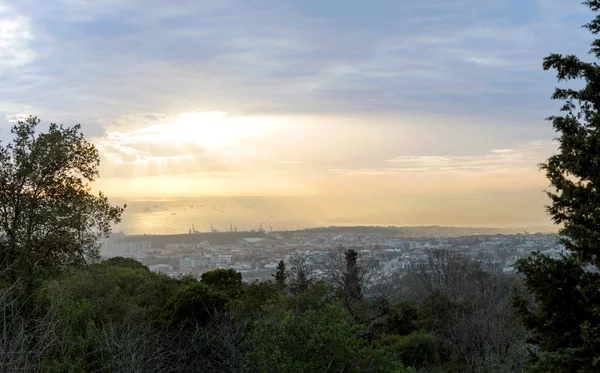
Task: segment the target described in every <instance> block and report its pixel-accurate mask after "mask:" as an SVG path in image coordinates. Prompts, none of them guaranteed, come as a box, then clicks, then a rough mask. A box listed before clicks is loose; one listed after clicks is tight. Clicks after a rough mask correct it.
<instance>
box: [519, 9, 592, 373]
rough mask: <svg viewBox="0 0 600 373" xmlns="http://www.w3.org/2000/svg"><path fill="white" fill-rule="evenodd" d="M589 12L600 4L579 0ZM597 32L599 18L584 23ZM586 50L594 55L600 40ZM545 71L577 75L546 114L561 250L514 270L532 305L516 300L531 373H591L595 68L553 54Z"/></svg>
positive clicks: (551, 193) (556, 94) (561, 78)
mask: <svg viewBox="0 0 600 373" xmlns="http://www.w3.org/2000/svg"><path fill="white" fill-rule="evenodd" d="M584 4H585V5H587V6H588V7H589V8H590V9H591V10H592V11H593V12H598V11H600V1H598V0H588V1H585V2H584ZM584 27H585V28H587V29H588V30H589V31H590V32H591V33H592V34H594V35H596V34H598V33H600V15H597V16H596V17H595V19H594V20H592V21H591V22H590V23H588V24H586V25H585V26H584ZM590 53H591V54H592V55H593V56H595V57H596V58H600V39H596V40H594V41H593V43H592V47H591V50H590ZM543 67H544V70H550V69H553V70H556V75H557V78H558V81H559V82H561V81H567V80H574V79H577V80H583V82H584V83H585V86H584V87H583V88H582V89H579V90H577V89H572V88H557V89H556V90H555V92H554V95H553V96H552V98H553V99H555V100H563V101H564V104H563V106H562V108H561V115H555V116H551V117H550V118H548V119H549V120H550V121H551V122H552V124H553V127H554V129H555V130H556V132H557V133H558V134H559V136H558V138H557V140H558V144H559V151H558V153H557V154H555V155H553V156H551V157H550V158H549V159H548V160H547V161H546V162H545V163H543V164H542V165H541V169H542V170H544V171H545V173H546V176H547V178H548V179H549V181H550V185H551V187H552V190H551V191H548V192H547V195H548V196H549V198H550V200H551V204H550V205H549V206H548V207H547V211H548V212H549V214H550V215H551V217H552V220H553V221H554V222H555V223H556V224H560V225H562V228H561V230H560V233H561V237H562V238H561V242H562V244H564V246H565V249H566V250H567V252H568V253H567V254H566V255H564V256H563V257H561V258H558V259H552V258H548V257H546V256H544V255H542V254H539V253H538V254H535V255H533V256H531V257H530V258H527V259H523V260H521V261H519V262H518V263H517V265H516V268H517V269H518V270H519V271H520V272H521V273H523V274H524V275H525V276H526V281H525V282H526V286H527V287H528V289H529V290H530V291H531V292H532V293H533V295H534V296H535V307H529V306H528V305H527V304H526V302H524V301H523V300H518V299H517V302H516V303H517V305H518V306H519V309H520V312H521V314H522V317H523V321H524V323H525V325H526V326H527V327H528V328H529V330H530V331H531V333H532V342H533V343H534V344H535V345H536V346H537V347H538V348H539V350H540V353H539V354H537V356H536V357H535V359H534V360H533V361H532V363H531V364H530V366H529V370H530V371H532V372H537V371H545V372H591V371H598V369H600V361H599V359H598V357H597V356H598V353H597V351H598V349H599V348H600V327H599V325H600V306H599V305H600V292H599V291H598V289H599V288H600V275H599V274H598V273H597V272H595V271H592V270H591V269H596V270H597V269H598V268H599V264H600V256H599V254H600V112H599V110H600V66H599V65H598V64H597V62H584V61H582V60H580V59H579V58H578V57H576V56H574V55H567V56H563V55H560V54H551V55H550V56H548V57H546V58H545V59H544V65H543Z"/></svg>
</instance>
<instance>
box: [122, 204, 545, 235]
mask: <svg viewBox="0 0 600 373" xmlns="http://www.w3.org/2000/svg"><path fill="white" fill-rule="evenodd" d="M497 197H498V196H497V195H495V198H497ZM511 200H514V198H513V197H512V196H504V198H500V199H497V200H496V201H495V202H494V201H491V200H489V199H486V196H479V197H474V198H473V196H471V198H464V196H462V197H461V196H455V198H453V199H449V200H447V201H446V204H444V203H443V201H439V200H434V201H431V200H429V201H427V200H424V199H420V200H419V199H417V200H413V201H412V202H411V203H408V201H407V200H406V199H405V198H399V197H394V196H388V197H381V198H380V199H378V200H376V201H374V200H373V199H372V198H356V197H323V198H316V197H306V196H304V197H299V196H292V197H281V196H279V197H204V198H194V197H189V198H172V199H170V200H146V201H143V200H138V201H133V200H116V199H112V202H114V203H127V204H128V208H127V210H126V212H125V214H124V221H123V223H122V224H120V225H119V226H117V227H116V228H115V231H119V230H123V231H124V232H125V233H127V234H177V233H187V232H188V229H189V228H191V227H192V225H194V227H195V228H196V229H197V230H198V231H202V232H206V231H209V230H210V225H211V224H213V226H214V227H215V228H216V229H218V230H221V231H225V230H228V229H230V227H237V229H238V230H251V229H258V228H259V225H260V224H261V223H262V225H263V228H264V229H266V230H269V229H271V228H272V229H273V230H295V229H304V228H313V227H320V226H355V225H373V226H432V225H439V226H452V227H483V228H528V227H536V228H541V227H547V228H550V227H551V226H552V223H551V222H550V220H549V219H548V218H547V216H546V215H545V213H544V211H543V209H542V211H541V212H540V213H539V214H537V215H530V216H522V215H520V212H521V211H527V210H529V209H530V206H527V205H524V206H523V204H522V203H521V204H520V205H519V204H518V203H517V204H515V205H513V206H511V205H508V206H505V208H502V206H501V205H502V204H504V205H506V204H507V202H508V203H509V204H510V203H511ZM517 200H518V199H517ZM520 201H521V202H524V201H523V200H520ZM474 203H479V204H481V206H482V207H483V209H486V210H488V211H490V212H489V213H488V214H487V215H481V214H474V213H473V212H472V211H473V208H472V204H474ZM494 203H495V204H494ZM435 208H440V211H438V212H436V211H435V210H432V209H435ZM432 216H434V218H432Z"/></svg>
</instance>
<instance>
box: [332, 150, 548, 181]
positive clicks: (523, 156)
mask: <svg viewBox="0 0 600 373" xmlns="http://www.w3.org/2000/svg"><path fill="white" fill-rule="evenodd" d="M555 149H556V145H555V144H554V143H552V142H546V143H544V142H534V143H530V144H525V145H522V146H521V147H519V148H517V149H492V150H491V151H489V152H488V153H486V154H481V155H473V156H465V155H460V156H453V155H448V156H433V155H419V156H411V155H408V156H398V157H395V158H391V159H387V160H385V162H386V163H388V164H391V166H387V167H378V168H367V169H365V168H358V169H352V168H350V169H347V168H335V167H329V171H330V172H333V173H336V174H339V175H343V176H392V175H401V174H405V173H415V172H416V173H428V174H439V173H477V174H481V175H485V174H516V173H523V172H525V173H532V172H535V171H537V169H538V166H537V165H538V164H539V163H540V162H542V161H544V160H545V159H546V158H547V157H548V156H549V155H550V154H551V151H552V150H555Z"/></svg>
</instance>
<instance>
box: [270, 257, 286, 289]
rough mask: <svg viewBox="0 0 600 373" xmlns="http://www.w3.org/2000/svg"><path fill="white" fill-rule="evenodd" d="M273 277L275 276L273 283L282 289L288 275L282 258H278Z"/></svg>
mask: <svg viewBox="0 0 600 373" xmlns="http://www.w3.org/2000/svg"><path fill="white" fill-rule="evenodd" d="M273 277H275V283H276V284H277V286H278V287H279V288H280V289H283V288H284V287H285V280H286V279H287V277H288V274H287V272H286V270H285V263H284V261H283V260H280V261H279V263H278V264H277V271H276V272H275V274H274V275H273Z"/></svg>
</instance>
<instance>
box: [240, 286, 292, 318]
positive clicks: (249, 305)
mask: <svg viewBox="0 0 600 373" xmlns="http://www.w3.org/2000/svg"><path fill="white" fill-rule="evenodd" d="M283 299H284V298H283V296H282V295H281V293H280V291H279V287H278V286H277V285H276V284H273V283H271V282H268V281H263V282H259V281H255V282H253V283H251V284H249V285H247V286H245V287H244V289H243V293H242V295H241V296H240V297H238V298H237V299H234V300H233V301H232V302H231V304H230V306H231V308H232V309H235V310H238V311H241V312H240V314H242V315H245V316H249V317H253V318H256V317H258V316H259V315H261V314H262V313H263V311H264V310H265V309H267V308H268V306H269V305H271V304H273V303H276V302H281V301H282V300H283Z"/></svg>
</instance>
